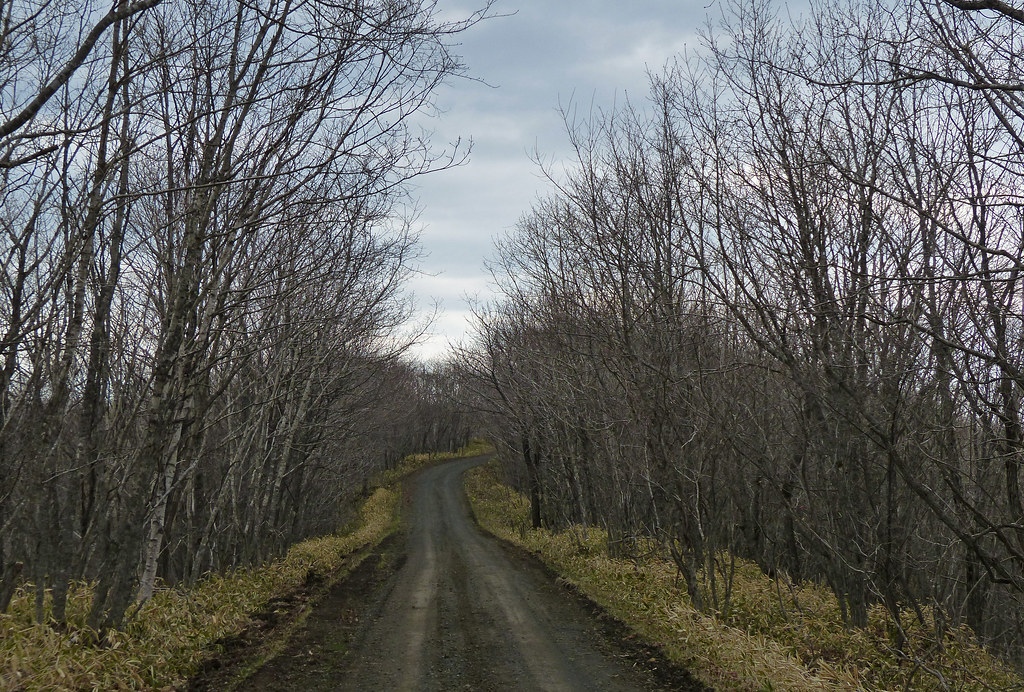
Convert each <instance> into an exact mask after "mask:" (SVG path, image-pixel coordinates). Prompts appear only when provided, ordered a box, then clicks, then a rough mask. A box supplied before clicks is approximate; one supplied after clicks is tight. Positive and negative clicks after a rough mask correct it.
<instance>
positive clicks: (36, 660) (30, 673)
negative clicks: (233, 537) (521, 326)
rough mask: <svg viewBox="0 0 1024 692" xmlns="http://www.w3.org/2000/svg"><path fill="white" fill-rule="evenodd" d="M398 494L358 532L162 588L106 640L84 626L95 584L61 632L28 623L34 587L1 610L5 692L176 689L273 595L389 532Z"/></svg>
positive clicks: (366, 516)
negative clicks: (190, 584) (189, 583)
mask: <svg viewBox="0 0 1024 692" xmlns="http://www.w3.org/2000/svg"><path fill="white" fill-rule="evenodd" d="M397 506H398V493H396V492H395V491H394V490H391V489H386V488H381V489H378V490H377V491H376V492H374V493H373V494H372V495H371V496H370V497H369V499H367V501H366V502H365V503H364V504H363V506H362V508H361V510H360V521H359V523H358V525H357V528H356V529H355V530H353V531H352V532H350V533H346V534H344V535H334V536H325V537H321V538H314V539H310V540H307V541H303V542H302V543H298V544H296V545H295V546H293V547H292V548H291V549H290V550H289V551H288V553H287V555H286V556H285V557H283V558H281V559H280V560H276V561H273V562H271V563H269V564H266V565H263V566H261V567H254V568H246V569H238V570H235V571H233V572H231V573H229V574H220V575H211V576H209V577H207V578H206V579H204V580H202V581H201V582H200V583H199V584H197V585H196V586H195V587H194V588H191V589H187V590H186V589H177V588H163V589H159V590H158V591H157V593H156V594H155V595H154V596H153V598H152V599H151V600H150V601H148V602H147V603H145V604H144V605H143V606H142V607H141V608H139V610H138V612H136V613H134V614H133V615H132V617H131V619H130V620H129V621H128V622H126V623H125V626H124V628H123V629H122V630H113V631H109V632H106V633H104V634H103V637H102V641H101V643H100V644H98V645H97V644H94V643H92V642H93V641H94V640H95V638H96V637H97V633H95V632H92V631H91V630H89V629H88V628H87V627H86V626H85V624H84V623H85V621H86V615H87V613H88V610H89V605H90V603H91V600H92V591H91V588H90V585H89V584H76V585H75V586H74V588H73V589H72V590H71V593H70V594H69V599H68V609H67V613H68V617H67V622H68V626H67V628H66V629H65V631H58V630H56V629H54V628H52V627H49V626H47V625H41V624H36V623H33V622H32V612H33V610H34V607H33V602H32V595H31V587H30V586H29V587H26V588H23V589H21V590H20V591H19V593H18V594H17V596H16V597H15V599H14V601H13V602H12V604H11V606H10V608H8V612H7V613H5V614H0V689H3V690H10V689H17V690H26V691H27V690H64V689H75V690H90V689H91V690H133V689H161V688H170V687H174V686H177V685H180V684H181V683H182V682H183V681H184V680H186V679H188V677H190V676H191V675H192V674H193V673H195V671H196V670H197V669H198V667H199V665H200V663H201V662H202V660H203V659H204V658H206V657H208V656H209V655H210V653H211V649H210V647H211V646H212V645H213V644H214V642H216V641H217V640H219V639H221V638H223V637H226V636H228V635H231V634H235V633H238V632H240V631H241V630H242V629H244V628H245V627H246V626H248V625H249V624H251V622H252V620H251V614H252V613H255V612H256V611H257V610H258V609H259V608H261V607H262V606H263V605H264V604H266V603H267V601H269V600H270V599H271V598H273V597H274V596H276V595H283V594H286V593H289V592H291V591H294V590H295V589H297V588H299V586H301V585H302V583H303V582H304V581H305V580H306V578H307V575H308V574H309V573H310V571H311V570H312V571H314V572H315V573H317V574H321V575H330V574H331V573H333V572H335V571H337V570H338V569H340V568H341V566H342V563H343V561H344V560H345V558H346V557H347V556H349V555H350V554H352V553H353V552H355V551H357V550H360V549H362V548H364V547H366V546H368V545H371V544H373V543H376V542H378V541H380V540H382V539H383V538H384V536H386V535H387V534H388V533H390V531H391V530H392V529H393V527H394V524H395V513H396V509H397Z"/></svg>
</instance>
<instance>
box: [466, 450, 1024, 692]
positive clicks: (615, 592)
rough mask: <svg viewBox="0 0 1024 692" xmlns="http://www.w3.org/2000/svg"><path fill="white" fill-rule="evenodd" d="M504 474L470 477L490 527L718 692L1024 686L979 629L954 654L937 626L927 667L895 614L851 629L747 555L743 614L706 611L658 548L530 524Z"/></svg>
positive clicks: (825, 605) (807, 592)
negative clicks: (891, 622)
mask: <svg viewBox="0 0 1024 692" xmlns="http://www.w3.org/2000/svg"><path fill="white" fill-rule="evenodd" d="M498 476H499V468H498V466H497V465H496V464H487V465H483V466H480V467H478V468H475V469H473V470H471V471H470V472H469V473H467V474H466V490H467V494H468V496H469V499H470V503H471V505H472V508H473V512H474V514H475V516H476V518H477V520H478V521H479V523H480V525H481V526H482V527H483V528H484V529H485V530H487V531H489V532H490V533H492V534H493V535H495V536H497V537H500V538H501V539H503V540H505V541H508V542H509V543H512V544H514V545H516V546H519V547H521V548H523V549H525V550H527V551H529V552H530V553H532V554H533V555H536V556H537V557H538V558H540V559H541V560H543V561H544V562H545V563H546V564H547V565H548V566H549V567H550V568H551V569H552V570H554V571H555V572H557V573H558V574H559V575H560V576H561V577H562V578H563V579H565V580H566V581H567V582H569V583H571V584H572V585H573V586H574V587H575V588H577V589H579V591H580V592H581V593H582V594H584V595H585V596H586V597H587V598H589V599H592V600H593V601H594V602H595V603H597V604H599V605H600V606H601V607H602V608H605V609H606V610H607V612H608V613H609V614H611V615H612V616H614V617H616V618H619V619H621V620H622V621H623V622H624V623H625V624H626V625H627V626H628V627H629V628H631V629H633V630H634V631H635V632H636V633H637V635H638V636H640V637H644V638H646V639H647V640H648V641H651V642H656V643H657V645H658V648H659V650H660V652H661V653H663V654H664V655H665V657H666V658H667V659H669V660H671V661H672V662H673V663H675V664H677V665H680V666H684V667H686V668H687V669H688V670H690V671H691V672H692V673H693V674H694V676H695V677H696V678H697V679H698V680H699V681H700V682H701V683H703V684H705V685H707V686H709V687H713V688H714V689H718V690H742V691H744V692H747V691H751V692H754V691H759V690H787V691H794V692H799V691H803V690H806V691H808V692H810V691H811V690H814V691H816V692H820V691H821V690H871V691H874V690H890V689H904V690H942V689H956V690H1000V692H1003V691H1010V690H1016V691H1018V692H1020V691H1022V690H1024V681H1022V680H1021V678H1020V677H1019V676H1017V675H1016V674H1014V673H1013V671H1011V670H1010V669H1009V668H1008V667H1007V666H1006V665H1004V664H1002V663H1001V662H1000V661H998V660H997V659H996V658H995V657H994V656H992V655H991V654H989V653H988V652H986V651H985V650H983V649H982V648H981V647H979V646H978V645H977V643H976V642H975V641H974V639H973V637H972V634H971V632H970V631H969V630H961V631H951V632H950V633H949V635H948V641H947V642H946V647H945V649H944V650H943V651H937V650H935V648H934V647H932V646H930V645H929V640H928V634H929V633H928V632H927V631H921V632H920V633H919V634H918V635H917V636H916V638H915V639H912V640H911V641H910V642H908V646H918V647H919V651H913V650H910V649H908V651H909V653H910V654H911V655H913V656H916V657H918V658H919V659H923V661H924V662H925V664H926V665H927V669H926V668H925V666H922V665H921V664H920V663H919V662H918V661H914V660H908V659H907V657H902V658H901V657H900V656H898V655H897V654H896V652H894V651H893V650H892V648H891V646H889V645H888V639H887V636H886V629H885V622H884V609H882V608H876V609H873V611H872V620H871V627H870V628H866V629H854V630H850V629H849V628H846V627H845V626H844V625H843V623H842V619H841V617H840V614H839V609H838V604H837V603H836V600H835V597H834V595H833V594H832V593H831V591H829V590H828V589H827V588H825V587H823V586H821V585H818V584H814V583H810V582H807V583H804V584H801V585H794V584H792V583H783V582H779V581H775V580H773V579H771V578H769V577H768V576H766V575H765V574H764V573H763V572H762V571H761V570H760V569H759V568H758V567H757V565H755V564H753V563H748V562H745V561H741V560H738V559H737V561H736V563H737V568H736V584H735V586H734V595H733V598H734V608H733V610H732V611H731V612H730V613H729V614H728V616H727V617H722V616H721V614H719V616H716V615H714V614H705V613H699V612H697V611H696V610H695V609H694V608H693V607H692V605H690V603H689V599H688V596H687V594H686V590H685V588H684V586H683V585H682V584H680V581H679V578H678V571H677V570H676V568H675V566H674V565H673V564H672V562H671V560H669V559H668V557H667V556H666V555H664V554H663V552H661V551H658V550H657V549H656V546H649V548H650V550H648V551H646V554H645V556H644V557H642V558H637V559H632V560H630V559H619V558H612V557H610V556H609V555H608V550H607V548H608V543H607V534H606V533H605V532H604V531H603V530H601V529H600V528H595V527H587V528H586V529H584V528H583V527H580V526H574V527H570V528H568V529H567V530H564V531H560V532H554V531H551V530H548V529H543V528H542V529H533V528H530V513H529V501H528V500H527V499H526V498H525V497H524V496H522V495H521V494H520V493H518V492H516V491H515V490H513V489H512V488H509V487H508V486H506V485H504V484H502V483H501V481H500V480H499V477H498ZM779 578H780V579H782V578H784V576H780V577H779ZM780 601H782V602H785V604H786V610H785V612H783V610H782V609H781V608H780V607H779V602H780ZM909 620H910V619H909V618H908V621H909ZM908 630H909V631H910V632H911V634H915V633H914V631H913V630H910V629H909V628H908ZM922 630H924V628H922ZM924 657H927V658H924ZM936 673H938V674H936ZM939 676H941V678H940V677H939ZM944 685H945V686H944Z"/></svg>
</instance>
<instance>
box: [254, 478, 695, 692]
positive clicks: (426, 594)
mask: <svg viewBox="0 0 1024 692" xmlns="http://www.w3.org/2000/svg"><path fill="white" fill-rule="evenodd" d="M482 461H483V459H482V458H475V459H465V460H456V461H453V462H448V463H444V464H441V465H438V466H434V467H431V468H428V469H425V470H424V471H422V472H420V473H419V474H417V475H416V476H415V477H413V478H412V479H411V480H410V481H409V482H408V484H407V489H408V490H407V496H406V499H405V503H406V506H405V507H403V519H404V523H405V527H406V528H405V530H404V531H403V532H401V533H399V534H398V535H397V536H396V537H394V538H392V539H391V540H389V541H388V542H387V543H385V544H384V545H383V546H382V547H381V549H379V550H378V551H376V552H375V553H374V554H372V555H370V556H369V557H368V558H367V559H366V560H365V561H364V562H363V564H362V565H361V566H360V567H359V568H358V569H357V570H356V572H354V573H353V574H352V575H351V576H350V577H349V578H347V579H346V580H345V581H344V582H343V583H342V584H340V585H339V586H338V587H336V588H334V589H332V591H331V593H329V594H328V595H327V597H326V598H325V599H324V601H323V602H322V603H321V604H320V605H319V606H318V607H317V608H316V609H315V610H314V611H313V612H312V613H311V615H310V617H309V618H308V620H307V621H306V623H305V624H304V626H303V628H302V631H300V632H299V633H297V635H296V636H295V637H294V638H293V641H292V643H291V644H290V645H289V646H288V648H287V649H286V650H285V651H284V652H283V653H282V654H280V655H279V656H277V657H276V658H274V659H273V660H271V661H270V662H269V663H267V664H266V665H264V666H263V667H262V668H261V669H260V670H258V671H257V672H256V674H255V675H254V676H253V677H252V678H250V679H249V680H247V681H246V682H245V683H243V685H242V686H243V687H244V688H246V689H260V690H301V691H303V692H307V691H311V690H328V689H330V690H587V691H591V690H654V689H666V688H668V689H691V687H690V686H689V684H679V685H677V684H673V683H672V682H671V680H672V679H673V678H672V675H671V674H670V675H668V676H667V677H666V675H665V671H662V673H661V675H659V676H658V678H655V677H653V676H652V670H654V671H657V668H658V666H657V665H651V664H652V663H653V662H654V660H655V659H650V660H648V659H647V658H646V656H648V655H649V652H648V651H646V650H644V651H641V652H640V653H639V654H638V652H637V650H636V649H637V648H638V647H637V646H636V645H632V648H633V650H632V651H629V650H628V649H629V647H628V646H624V645H623V644H622V642H621V641H619V640H622V639H624V638H627V639H628V637H625V634H626V633H624V631H623V630H622V629H621V626H617V625H611V624H609V623H608V622H607V618H601V617H598V616H597V615H596V614H595V612H594V610H595V609H594V608H593V607H589V608H588V607H587V606H586V604H584V603H583V602H582V601H581V599H579V598H578V597H576V596H574V595H573V594H572V593H570V592H569V590H568V589H567V588H566V587H565V586H563V585H561V584H559V583H557V581H556V580H555V579H553V578H552V576H551V574H550V573H549V572H548V571H547V570H546V569H545V568H544V567H543V566H542V565H541V564H540V563H538V562H537V561H536V560H534V559H533V558H531V557H530V556H528V555H525V554H523V553H522V552H521V551H516V550H510V549H509V548H508V547H507V546H504V545H503V544H502V543H500V542H499V541H497V540H495V539H494V538H492V537H490V536H488V535H485V534H484V533H482V532H481V531H480V529H479V528H478V527H477V526H476V524H475V522H474V521H473V519H472V516H471V513H470V510H469V507H468V504H467V502H466V499H465V495H464V492H463V489H462V474H463V473H464V472H465V471H466V470H467V469H469V468H471V467H472V466H474V465H476V464H479V463H481V462H482ZM684 675H685V673H684ZM667 680H668V681H670V682H668V683H667V684H666V681H667ZM680 682H681V683H682V682H685V681H680Z"/></svg>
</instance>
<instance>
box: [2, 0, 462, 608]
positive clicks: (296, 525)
mask: <svg viewBox="0 0 1024 692" xmlns="http://www.w3.org/2000/svg"><path fill="white" fill-rule="evenodd" d="M101 5H102V6H101ZM479 19H480V15H476V16H472V17H469V18H467V19H465V20H463V21H460V22H458V23H451V22H446V21H441V20H440V19H439V18H438V14H437V11H436V7H435V5H434V3H431V2H422V1H415V0H410V1H404V0H396V1H394V2H391V1H389V2H363V1H362V0H353V1H351V2H349V1H345V2H340V3H330V2H322V1H320V0H294V1H293V0H266V1H263V0H261V1H260V2H253V3H250V2H245V1H240V0H203V1H195V2H193V1H191V0H163V1H161V0H115V1H114V2H113V3H109V4H107V3H96V2H90V1H88V0H33V1H22V0H9V1H6V2H3V3H2V4H0V181H2V183H0V195H2V201H0V204H2V210H0V253H2V256H3V272H2V273H0V565H2V576H0V610H3V609H5V608H6V607H7V605H8V602H9V600H10V598H11V594H12V591H13V589H14V588H15V586H16V585H17V584H19V583H22V582H23V581H28V582H31V583H33V584H35V588H36V593H37V612H38V617H40V618H42V617H43V613H44V611H43V604H44V594H45V593H46V592H47V590H49V592H50V593H52V597H53V608H52V612H51V613H50V617H52V619H53V620H54V621H56V622H57V623H58V624H60V623H61V622H62V620H63V619H64V610H65V601H66V594H67V590H68V585H69V583H70V582H72V581H74V580H79V579H87V580H91V581H94V582H95V583H96V597H95V599H94V603H93V610H92V616H91V617H90V624H91V625H93V626H94V627H100V626H108V625H112V624H117V623H118V622H119V621H120V620H121V618H122V617H123V616H124V613H125V612H126V609H128V608H129V607H130V606H131V604H132V603H133V602H136V601H144V600H146V599H147V598H148V597H149V596H150V595H151V594H152V592H153V589H154V585H155V584H156V583H157V580H158V579H162V580H164V581H166V582H167V583H178V582H185V583H189V582H190V581H192V580H194V579H196V578H197V577H198V576H199V575H202V574H203V573H205V572H208V571H210V570H221V569H225V568H228V567H231V566H234V565H239V564H246V563H252V562H255V561H258V560H261V559H265V558H267V557H269V556H273V555H277V554H280V553H281V552H282V551H283V550H284V549H285V548H286V547H287V546H288V545H290V544H291V543H293V542H294V541H296V540H297V539H300V538H302V537H305V536H308V535H310V534H316V533H323V532H329V531H332V530H334V529H336V528H337V526H338V521H339V516H338V514H339V511H340V508H341V507H343V506H344V503H343V502H340V501H339V500H340V499H342V498H344V497H346V496H351V495H352V494H354V493H357V492H359V490H360V488H361V487H362V484H363V482H364V481H365V479H366V477H367V475H368V474H369V473H370V472H371V471H373V470H375V469H378V468H380V467H381V466H383V465H385V464H387V463H390V462H393V461H394V460H395V459H397V458H398V457H400V456H402V455H403V454H405V453H408V452H411V451H418V450H420V449H421V448H428V449H429V448H434V449H436V448H446V447H449V446H450V445H452V444H456V443H458V442H461V441H463V440H464V438H465V436H466V432H467V431H466V429H465V426H466V423H465V422H464V421H461V420H460V419H459V418H458V417H457V416H454V417H453V416H439V415H434V413H437V411H438V409H439V407H442V408H443V407H445V406H447V404H446V403H444V402H445V401H447V400H449V399H450V397H446V396H444V392H443V391H442V389H443V382H444V378H442V377H440V376H438V375H437V374H432V373H427V372H424V371H422V370H421V369H418V368H416V367H413V366H410V365H408V364H404V362H403V361H402V360H401V358H400V356H401V354H402V353H403V351H404V350H405V349H406V347H407V346H408V343H407V342H408V338H405V339H404V340H403V338H402V337H400V336H399V335H400V334H401V333H403V332H402V331H401V330H400V329H399V327H401V326H402V325H403V324H405V323H406V322H407V319H408V317H409V315H410V309H411V307H410V304H409V301H408V297H407V296H406V294H405V293H404V287H403V286H404V284H403V282H404V280H405V278H406V276H407V274H408V273H409V271H410V270H411V269H412V268H413V266H414V264H413V260H415V258H416V257H417V245H416V238H415V237H414V234H413V233H412V232H411V230H410V223H409V222H410V215H409V213H408V208H409V203H408V199H407V194H408V186H407V183H408V182H409V181H410V180H412V179H414V178H417V177H418V176H421V175H423V174H426V173H429V172H431V171H435V170H439V169H443V168H445V167H448V166H450V165H452V164H453V163H457V162H458V160H459V158H460V157H462V156H463V155H464V154H463V152H462V151H461V150H460V149H459V148H458V147H456V148H455V149H451V148H450V149H449V150H447V151H439V150H436V149H432V148H431V146H430V144H429V142H427V141H426V140H425V139H424V138H423V137H422V136H421V135H420V134H419V132H418V131H417V130H416V129H415V128H413V127H411V124H410V116H411V115H412V114H414V113H416V112H417V111H419V110H421V109H423V108H428V107H429V106H430V105H431V95H432V93H433V91H434V90H435V88H436V87H437V86H438V85H439V84H440V83H441V82H442V80H444V79H446V78H448V77H451V76H454V75H458V74H461V73H462V69H463V68H462V65H461V64H460V63H459V61H458V59H457V58H456V57H455V56H453V54H452V53H451V52H450V46H451V44H452V42H453V40H454V37H455V36H456V35H457V34H458V33H459V32H461V31H462V30H464V29H466V28H468V27H469V26H470V25H472V24H473V23H475V22H476V21H478V20H479ZM421 421H423V424H421V423H420V422H421Z"/></svg>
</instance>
